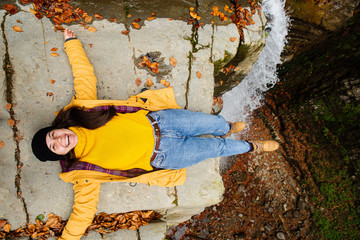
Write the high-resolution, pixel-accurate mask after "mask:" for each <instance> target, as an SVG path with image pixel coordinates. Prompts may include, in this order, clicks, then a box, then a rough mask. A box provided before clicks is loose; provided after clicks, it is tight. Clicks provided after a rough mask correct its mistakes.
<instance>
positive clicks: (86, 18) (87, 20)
mask: <svg viewBox="0 0 360 240" xmlns="http://www.w3.org/2000/svg"><path fill="white" fill-rule="evenodd" d="M91 20H92V16H86V17H85V19H84V21H85V22H87V23H88V22H91Z"/></svg>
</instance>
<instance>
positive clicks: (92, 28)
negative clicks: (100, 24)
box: [87, 27, 97, 33]
mask: <svg viewBox="0 0 360 240" xmlns="http://www.w3.org/2000/svg"><path fill="white" fill-rule="evenodd" d="M87 30H89V32H93V33H94V32H96V31H97V29H96V28H94V27H89V28H88V29H87Z"/></svg>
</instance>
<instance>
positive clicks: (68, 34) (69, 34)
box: [64, 28, 76, 41]
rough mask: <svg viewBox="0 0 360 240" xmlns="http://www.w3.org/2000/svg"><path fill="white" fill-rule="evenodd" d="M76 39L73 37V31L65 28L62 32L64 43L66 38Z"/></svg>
mask: <svg viewBox="0 0 360 240" xmlns="http://www.w3.org/2000/svg"><path fill="white" fill-rule="evenodd" d="M74 37H76V36H75V33H74V32H73V31H71V30H70V29H68V28H65V31H64V40H65V41H66V39H68V38H74Z"/></svg>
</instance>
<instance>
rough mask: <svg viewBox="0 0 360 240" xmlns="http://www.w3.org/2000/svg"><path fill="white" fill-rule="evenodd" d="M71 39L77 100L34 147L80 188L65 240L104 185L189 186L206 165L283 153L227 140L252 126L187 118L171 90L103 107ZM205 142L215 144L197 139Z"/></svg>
mask: <svg viewBox="0 0 360 240" xmlns="http://www.w3.org/2000/svg"><path fill="white" fill-rule="evenodd" d="M64 39H65V51H66V53H67V55H68V57H69V61H70V65H71V67H72V71H73V76H74V88H75V92H76V94H75V95H74V97H73V99H72V101H71V102H70V104H69V105H67V106H66V107H65V108H64V109H62V110H61V111H60V113H59V114H58V115H57V117H56V118H55V120H54V122H53V123H52V125H51V126H50V127H46V128H43V129H41V130H39V131H38V132H37V133H36V134H35V136H34V138H33V140H32V150H33V152H34V154H35V156H36V157H37V158H38V159H39V160H41V161H57V160H60V161H61V165H62V168H63V172H62V173H60V178H61V179H63V180H64V181H65V182H71V183H73V184H74V192H75V196H74V206H73V212H72V214H71V216H70V219H69V221H68V222H67V224H66V226H65V229H64V231H63V233H62V236H61V238H60V239H66V240H70V239H80V238H81V236H82V235H83V233H84V232H85V230H86V228H87V227H88V226H89V225H90V224H91V222H92V220H93V218H94V215H95V213H96V210H97V202H98V199H99V192H100V185H101V183H102V182H113V181H122V182H139V183H145V184H148V185H158V186H164V187H171V186H176V185H181V184H183V183H184V182H185V178H186V171H185V168H186V167H188V166H192V165H194V164H196V163H199V162H201V161H203V160H205V159H208V158H216V157H219V156H231V155H237V154H242V153H246V152H249V151H274V150H276V149H278V147H279V144H278V143H277V142H275V141H271V140H270V141H237V140H230V139H226V137H227V136H229V135H230V134H231V133H234V132H239V131H241V130H242V129H244V128H245V123H243V122H235V123H229V122H226V121H225V119H224V118H223V117H222V116H215V115H209V114H205V113H201V112H191V111H187V110H182V109H180V107H179V106H178V105H177V104H176V102H175V97H174V93H173V89H172V88H164V89H160V90H147V91H144V92H142V93H140V94H138V95H136V96H132V97H130V98H129V99H127V100H126V101H116V100H98V99H97V96H96V81H97V79H96V76H95V75H94V69H93V67H92V65H91V64H90V62H89V60H88V58H87V56H86V54H85V52H84V49H83V47H82V45H81V43H80V41H79V40H78V39H77V38H76V37H75V34H74V33H73V32H72V31H70V30H69V29H65V32H64ZM205 134H211V135H214V136H215V138H207V137H198V136H200V135H205Z"/></svg>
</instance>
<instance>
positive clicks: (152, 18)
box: [147, 16, 156, 21]
mask: <svg viewBox="0 0 360 240" xmlns="http://www.w3.org/2000/svg"><path fill="white" fill-rule="evenodd" d="M155 18H156V17H154V16H151V17H148V18H147V20H148V21H151V20H154V19H155Z"/></svg>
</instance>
